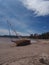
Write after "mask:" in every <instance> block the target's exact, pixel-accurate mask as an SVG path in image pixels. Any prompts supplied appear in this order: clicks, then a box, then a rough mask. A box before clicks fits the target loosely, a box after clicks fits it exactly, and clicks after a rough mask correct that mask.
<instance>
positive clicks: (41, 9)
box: [21, 0, 49, 16]
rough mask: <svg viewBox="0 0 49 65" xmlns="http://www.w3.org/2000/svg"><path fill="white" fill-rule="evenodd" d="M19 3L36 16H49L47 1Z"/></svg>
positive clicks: (32, 0)
mask: <svg viewBox="0 0 49 65" xmlns="http://www.w3.org/2000/svg"><path fill="white" fill-rule="evenodd" d="M21 2H22V3H23V5H24V6H25V7H26V8H27V9H29V10H32V11H34V14H36V15H37V16H45V15H49V0H21Z"/></svg>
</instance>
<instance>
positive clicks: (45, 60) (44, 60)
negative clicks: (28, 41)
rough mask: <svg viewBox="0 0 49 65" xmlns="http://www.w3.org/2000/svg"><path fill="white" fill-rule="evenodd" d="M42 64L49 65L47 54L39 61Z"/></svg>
mask: <svg viewBox="0 0 49 65" xmlns="http://www.w3.org/2000/svg"><path fill="white" fill-rule="evenodd" d="M39 61H40V63H42V64H46V65H49V56H48V55H47V54H42V55H41V56H40V59H39Z"/></svg>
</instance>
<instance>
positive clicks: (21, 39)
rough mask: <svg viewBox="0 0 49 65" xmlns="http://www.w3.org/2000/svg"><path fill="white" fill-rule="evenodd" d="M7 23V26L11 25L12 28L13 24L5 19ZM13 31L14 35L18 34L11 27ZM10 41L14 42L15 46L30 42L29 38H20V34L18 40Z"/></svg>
mask: <svg viewBox="0 0 49 65" xmlns="http://www.w3.org/2000/svg"><path fill="white" fill-rule="evenodd" d="M7 24H8V25H9V27H11V28H12V29H13V26H12V24H11V23H10V22H9V21H7ZM13 31H14V32H15V34H16V36H18V35H17V32H16V30H15V29H13ZM10 34H11V33H10V29H9V35H10ZM11 42H14V43H15V44H16V46H26V45H29V44H31V42H30V39H27V38H22V37H20V36H18V40H11Z"/></svg>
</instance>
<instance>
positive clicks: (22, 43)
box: [12, 39, 31, 46]
mask: <svg viewBox="0 0 49 65" xmlns="http://www.w3.org/2000/svg"><path fill="white" fill-rule="evenodd" d="M12 42H14V43H16V46H26V45H29V44H31V42H30V40H29V39H19V40H16V41H12Z"/></svg>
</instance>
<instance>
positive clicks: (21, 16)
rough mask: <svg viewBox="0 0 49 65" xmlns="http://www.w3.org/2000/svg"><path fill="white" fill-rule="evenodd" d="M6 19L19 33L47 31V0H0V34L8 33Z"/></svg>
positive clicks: (48, 16) (48, 19)
mask: <svg viewBox="0 0 49 65" xmlns="http://www.w3.org/2000/svg"><path fill="white" fill-rule="evenodd" d="M7 20H8V21H9V22H10V23H11V24H12V27H13V28H14V29H15V30H16V32H17V33H18V34H20V35H28V34H31V33H33V34H34V33H43V32H49V0H0V35H7V34H9V31H8V30H9V27H8V24H7ZM10 31H11V34H15V33H14V32H13V30H12V29H10Z"/></svg>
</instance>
